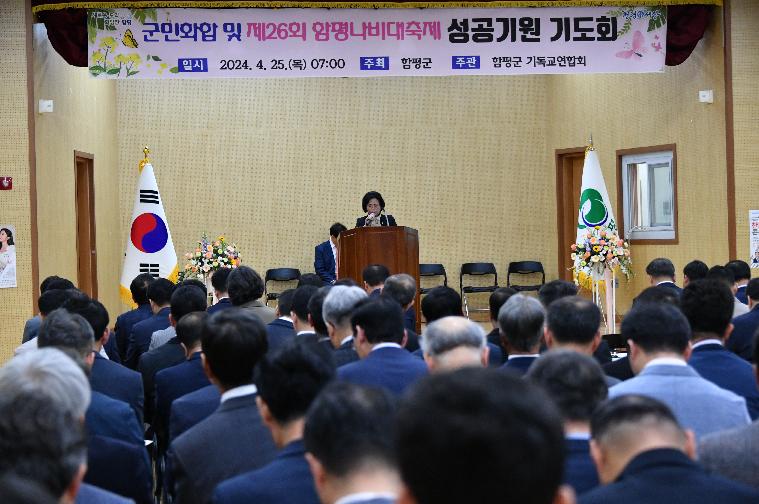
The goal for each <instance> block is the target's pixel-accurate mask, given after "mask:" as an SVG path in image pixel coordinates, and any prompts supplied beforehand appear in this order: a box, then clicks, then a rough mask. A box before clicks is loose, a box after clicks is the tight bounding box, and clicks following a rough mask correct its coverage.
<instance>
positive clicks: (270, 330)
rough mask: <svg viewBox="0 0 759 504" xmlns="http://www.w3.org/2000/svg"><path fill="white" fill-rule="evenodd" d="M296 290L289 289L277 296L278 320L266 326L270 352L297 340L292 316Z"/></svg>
mask: <svg viewBox="0 0 759 504" xmlns="http://www.w3.org/2000/svg"><path fill="white" fill-rule="evenodd" d="M294 295H295V289H287V290H284V291H282V292H280V293H279V296H277V308H276V310H275V315H276V316H277V318H275V319H274V320H272V321H271V322H269V323H268V324H266V337H267V339H268V341H269V351H272V350H275V349H277V348H279V347H281V346H282V345H284V344H285V343H286V342H288V341H290V340H292V339H294V338H295V328H294V326H293V319H292V317H291V316H290V315H291V314H290V312H291V311H292V306H293V296H294Z"/></svg>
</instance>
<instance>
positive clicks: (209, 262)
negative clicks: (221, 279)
mask: <svg viewBox="0 0 759 504" xmlns="http://www.w3.org/2000/svg"><path fill="white" fill-rule="evenodd" d="M184 258H185V259H186V260H187V263H186V264H185V266H184V268H183V269H182V270H181V271H180V272H179V280H180V281H182V280H185V279H188V278H198V279H200V280H206V279H207V278H208V277H209V275H210V274H211V273H213V272H214V271H216V270H217V269H219V268H236V267H238V266H239V265H240V252H239V251H238V250H237V246H236V245H235V244H234V243H228V242H227V241H226V240H225V239H224V236H219V237H218V238H217V239H216V240H214V241H211V240H209V239H208V236H207V235H206V233H203V237H202V238H201V239H200V241H198V244H197V247H195V251H194V252H188V253H186V254H185V255H184Z"/></svg>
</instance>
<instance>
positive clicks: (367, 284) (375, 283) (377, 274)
mask: <svg viewBox="0 0 759 504" xmlns="http://www.w3.org/2000/svg"><path fill="white" fill-rule="evenodd" d="M389 276H390V271H389V270H388V269H387V266H385V265H384V264H370V265H369V266H367V267H366V268H364V271H362V272H361V278H362V279H363V281H364V290H365V291H366V293H367V294H369V297H370V298H373V297H377V296H379V295H380V294H381V293H382V287H384V285H385V280H387V277H389Z"/></svg>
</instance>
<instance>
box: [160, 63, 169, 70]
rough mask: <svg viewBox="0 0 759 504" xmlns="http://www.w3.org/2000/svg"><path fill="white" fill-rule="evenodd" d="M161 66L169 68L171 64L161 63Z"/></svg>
mask: <svg viewBox="0 0 759 504" xmlns="http://www.w3.org/2000/svg"><path fill="white" fill-rule="evenodd" d="M161 68H162V69H163V68H169V64H168V63H161Z"/></svg>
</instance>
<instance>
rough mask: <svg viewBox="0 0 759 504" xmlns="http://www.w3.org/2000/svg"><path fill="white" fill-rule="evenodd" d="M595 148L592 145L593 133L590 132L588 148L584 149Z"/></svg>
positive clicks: (590, 149)
mask: <svg viewBox="0 0 759 504" xmlns="http://www.w3.org/2000/svg"><path fill="white" fill-rule="evenodd" d="M592 150H596V149H595V147H593V133H591V134H590V139H589V140H588V148H587V149H585V151H586V152H587V151H592Z"/></svg>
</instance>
